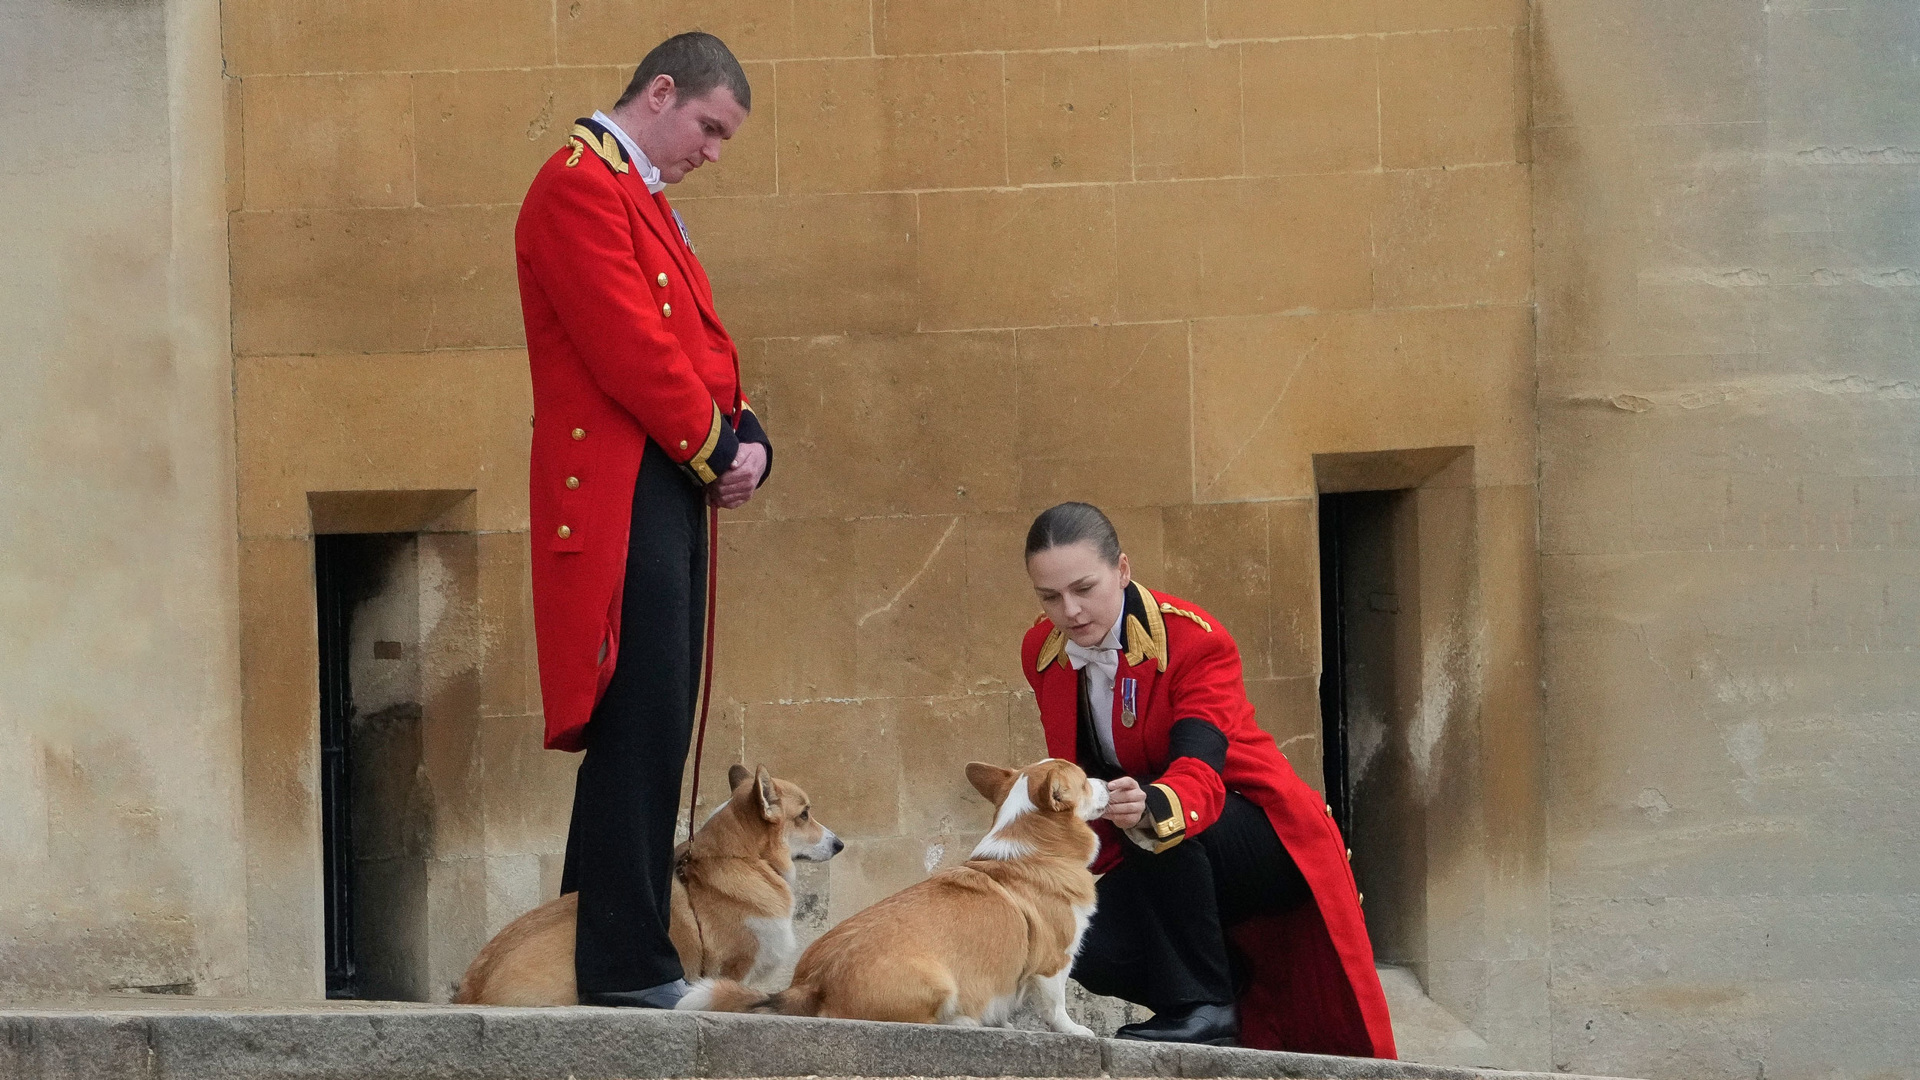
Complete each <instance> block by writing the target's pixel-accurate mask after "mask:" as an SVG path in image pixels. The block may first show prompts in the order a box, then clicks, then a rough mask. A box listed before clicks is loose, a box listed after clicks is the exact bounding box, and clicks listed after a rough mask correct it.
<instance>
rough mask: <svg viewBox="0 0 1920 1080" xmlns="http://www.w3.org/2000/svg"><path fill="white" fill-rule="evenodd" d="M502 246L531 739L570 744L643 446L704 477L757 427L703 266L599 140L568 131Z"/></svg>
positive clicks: (616, 622)
mask: <svg viewBox="0 0 1920 1080" xmlns="http://www.w3.org/2000/svg"><path fill="white" fill-rule="evenodd" d="M513 239H514V250H515V254H516V255H517V260H518V264H519V271H520V306H521V310H522V313H523V314H524V316H525V318H526V324H527V359H528V362H529V363H530V365H531V367H532V371H533V412H534V424H533V455H532V467H531V470H530V475H529V477H528V480H529V485H530V494H531V501H530V505H529V508H528V511H529V515H530V518H531V530H532V538H533V556H532V571H533V620H534V637H535V639H536V641H537V642H538V645H539V650H540V694H541V698H542V700H543V702H544V705H545V709H546V718H547V746H548V747H549V748H552V749H556V750H578V749H581V746H582V732H583V730H584V729H585V727H586V723H587V718H588V716H589V715H590V714H591V713H592V712H593V707H594V705H595V703H596V702H598V701H599V700H600V694H601V693H602V691H604V690H605V688H606V685H607V679H608V678H609V677H610V676H611V675H612V674H613V665H614V661H615V660H616V658H617V657H618V656H619V652H620V594H621V590H622V586H623V584H624V582H625V574H626V559H627V530H628V526H629V523H630V522H631V520H632V518H631V514H632V510H633V485H634V480H635V478H636V477H637V476H638V475H639V472H640V455H641V452H642V451H643V450H644V449H645V447H646V445H647V440H648V439H652V440H653V442H654V443H656V444H657V445H658V446H659V447H660V448H661V449H662V450H664V451H665V452H666V454H667V456H668V457H670V458H672V459H673V460H674V461H675V462H676V463H678V464H679V465H681V466H682V467H683V468H684V469H686V471H687V472H688V474H689V475H690V476H691V477H692V478H693V479H695V480H697V481H699V482H700V483H711V482H712V481H713V480H714V478H715V475H716V473H718V472H722V471H724V470H725V469H726V467H727V466H728V464H730V463H731V462H732V460H733V456H734V452H735V450H736V449H737V448H738V440H740V439H743V438H755V437H756V434H757V433H758V432H759V425H758V423H757V421H753V420H752V414H751V412H750V411H749V410H747V405H746V399H745V398H744V397H743V396H742V395H741V393H740V360H739V353H738V351H737V350H736V349H735V348H734V344H733V339H732V338H730V337H728V336H727V331H726V328H725V327H723V326H721V325H720V319H719V316H717V315H715V314H714V310H713V288H712V286H711V285H709V284H708V282H707V275H706V273H705V271H703V270H702V269H701V268H700V262H699V260H698V259H696V258H694V255H693V251H692V249H691V247H690V246H689V245H688V244H687V243H686V241H685V238H684V237H683V235H682V233H681V231H680V227H679V221H678V219H677V217H676V216H675V215H674V213H673V211H672V209H671V208H670V207H668V205H667V200H666V199H665V198H664V197H662V196H658V195H653V194H650V193H649V192H648V191H647V186H646V184H645V183H644V182H643V181H642V180H641V179H640V177H639V175H638V173H637V172H636V171H635V170H634V169H633V168H632V167H631V166H630V164H629V163H628V161H627V155H626V152H625V151H624V149H623V148H622V147H621V146H620V143H619V140H618V139H616V138H614V137H613V135H612V134H611V133H610V132H608V131H606V130H605V129H604V128H602V127H600V126H599V125H598V124H595V123H594V122H592V121H589V120H582V121H580V122H579V123H578V124H576V125H575V127H574V129H573V134H572V137H571V138H569V139H568V141H567V144H566V145H565V146H563V147H561V148H560V150H559V152H557V153H555V154H554V155H553V156H552V157H550V158H548V159H547V163H546V164H545V165H543V166H541V168H540V172H539V174H538V175H537V176H535V177H534V180H533V186H532V187H531V188H530V189H529V190H528V191H527V197H526V201H525V202H524V203H522V204H521V207H520V219H519V223H518V224H517V225H516V226H515V228H514V232H513ZM736 426H737V427H738V429H739V430H738V431H737V432H736V430H735V428H736ZM758 439H759V441H764V436H758Z"/></svg>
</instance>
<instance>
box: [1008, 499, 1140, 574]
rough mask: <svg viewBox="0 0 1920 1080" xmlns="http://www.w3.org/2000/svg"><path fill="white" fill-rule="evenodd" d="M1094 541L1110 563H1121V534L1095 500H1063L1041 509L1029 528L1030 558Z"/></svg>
mask: <svg viewBox="0 0 1920 1080" xmlns="http://www.w3.org/2000/svg"><path fill="white" fill-rule="evenodd" d="M1083 543H1084V544H1092V545H1093V550H1095V551H1097V552H1099V553H1100V558H1101V559H1103V560H1105V561H1106V564H1107V565H1108V566H1118V565H1120V534H1119V533H1117V532H1115V531H1114V528H1113V522H1111V521H1109V520H1107V515H1105V514H1103V513H1101V512H1100V508H1099V507H1097V506H1094V505H1093V504H1092V503H1083V502H1063V503H1061V504H1060V505H1058V506H1050V507H1048V508H1047V509H1046V510H1043V511H1041V513H1040V516H1039V517H1037V518H1034V519H1033V526H1032V527H1031V528H1029V529H1028V530H1027V558H1029V559H1031V558H1033V557H1034V556H1035V555H1038V554H1039V553H1040V552H1042V551H1047V550H1049V549H1051V548H1057V547H1065V546H1066V545H1068V544H1083Z"/></svg>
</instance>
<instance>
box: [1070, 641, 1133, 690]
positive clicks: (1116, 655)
mask: <svg viewBox="0 0 1920 1080" xmlns="http://www.w3.org/2000/svg"><path fill="white" fill-rule="evenodd" d="M1067 662H1068V663H1070V664H1072V665H1073V670H1075V671H1079V670H1080V669H1081V668H1083V667H1086V666H1087V665H1089V664H1091V665H1093V666H1094V667H1096V668H1099V669H1100V671H1101V672H1102V673H1103V674H1105V675H1106V677H1107V681H1108V682H1112V681H1113V678H1114V676H1116V675H1118V674H1119V673H1120V650H1118V649H1102V648H1099V647H1097V646H1096V647H1094V648H1088V647H1087V646H1085V645H1080V644H1077V643H1075V642H1072V641H1069V642H1067Z"/></svg>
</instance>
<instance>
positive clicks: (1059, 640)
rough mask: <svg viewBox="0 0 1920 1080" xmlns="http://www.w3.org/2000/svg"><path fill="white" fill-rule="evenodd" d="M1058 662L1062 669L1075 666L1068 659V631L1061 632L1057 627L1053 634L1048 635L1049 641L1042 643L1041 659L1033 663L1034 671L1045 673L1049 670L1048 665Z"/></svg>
mask: <svg viewBox="0 0 1920 1080" xmlns="http://www.w3.org/2000/svg"><path fill="white" fill-rule="evenodd" d="M1056 660H1058V661H1059V662H1060V664H1061V666H1062V667H1072V666H1073V662H1072V661H1071V660H1068V659H1067V635H1066V631H1064V630H1061V629H1060V628H1059V627H1057V626H1056V627H1054V628H1053V633H1051V634H1048V635H1047V640H1046V641H1044V642H1042V643H1041V645H1040V658H1039V659H1038V660H1035V661H1034V662H1033V670H1035V671H1045V670H1047V665H1048V664H1051V663H1053V662H1054V661H1056Z"/></svg>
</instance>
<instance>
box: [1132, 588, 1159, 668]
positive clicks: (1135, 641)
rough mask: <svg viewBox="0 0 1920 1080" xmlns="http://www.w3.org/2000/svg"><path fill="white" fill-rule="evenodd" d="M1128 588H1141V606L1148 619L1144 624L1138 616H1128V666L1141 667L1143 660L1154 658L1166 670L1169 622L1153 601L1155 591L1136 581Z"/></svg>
mask: <svg viewBox="0 0 1920 1080" xmlns="http://www.w3.org/2000/svg"><path fill="white" fill-rule="evenodd" d="M1128 588H1132V589H1137V590H1139V594H1140V607H1141V609H1142V610H1143V611H1145V612H1146V615H1147V621H1146V624H1145V625H1144V626H1143V625H1141V622H1140V619H1139V618H1138V617H1137V616H1134V615H1129V616H1127V666H1128V667H1139V666H1140V664H1141V662H1142V661H1144V660H1147V659H1152V660H1153V661H1154V663H1156V664H1158V665H1159V667H1160V670H1161V671H1165V670H1167V624H1166V621H1165V620H1163V619H1162V618H1160V607H1159V605H1157V604H1155V603H1154V602H1153V593H1152V592H1151V591H1149V590H1148V588H1147V587H1146V586H1145V585H1142V584H1140V583H1139V582H1137V581H1136V582H1134V583H1132V584H1131V585H1129V586H1128Z"/></svg>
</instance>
